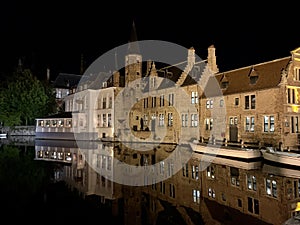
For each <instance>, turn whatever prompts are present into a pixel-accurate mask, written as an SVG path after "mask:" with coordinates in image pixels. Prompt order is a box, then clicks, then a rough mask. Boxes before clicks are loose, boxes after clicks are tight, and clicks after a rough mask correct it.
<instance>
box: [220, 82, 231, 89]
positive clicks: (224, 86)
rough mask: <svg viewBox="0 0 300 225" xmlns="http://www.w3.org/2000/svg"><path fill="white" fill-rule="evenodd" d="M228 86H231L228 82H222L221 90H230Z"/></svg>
mask: <svg viewBox="0 0 300 225" xmlns="http://www.w3.org/2000/svg"><path fill="white" fill-rule="evenodd" d="M228 84H229V82H228V81H222V83H221V88H222V89H225V88H228Z"/></svg>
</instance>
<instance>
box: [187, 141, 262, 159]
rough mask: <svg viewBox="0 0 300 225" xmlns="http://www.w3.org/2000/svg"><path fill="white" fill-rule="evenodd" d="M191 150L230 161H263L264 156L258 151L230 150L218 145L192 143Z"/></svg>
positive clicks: (245, 149)
mask: <svg viewBox="0 0 300 225" xmlns="http://www.w3.org/2000/svg"><path fill="white" fill-rule="evenodd" d="M190 146H191V148H192V149H193V151H194V152H197V153H201V154H206V155H212V156H218V157H224V158H230V159H242V160H246V161H251V160H258V159H261V157H262V155H261V152H260V150H258V149H247V148H230V147H224V146H216V145H208V144H207V145H204V144H199V143H190Z"/></svg>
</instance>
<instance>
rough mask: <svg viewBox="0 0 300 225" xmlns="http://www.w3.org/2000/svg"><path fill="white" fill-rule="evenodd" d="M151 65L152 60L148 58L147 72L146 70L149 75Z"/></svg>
mask: <svg viewBox="0 0 300 225" xmlns="http://www.w3.org/2000/svg"><path fill="white" fill-rule="evenodd" d="M151 66H152V60H150V59H148V60H147V72H146V74H147V75H148V74H150V70H151Z"/></svg>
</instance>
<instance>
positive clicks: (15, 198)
mask: <svg viewBox="0 0 300 225" xmlns="http://www.w3.org/2000/svg"><path fill="white" fill-rule="evenodd" d="M32 148H34V147H32ZM32 148H30V147H27V150H26V151H25V150H24V151H22V149H21V150H20V147H17V146H10V145H4V146H3V147H2V148H0V195H1V202H2V204H4V205H5V208H6V209H8V210H11V209H16V210H21V211H24V210H26V209H27V210H29V208H30V207H31V206H32V205H34V202H35V200H37V199H38V198H40V197H41V196H38V195H39V194H42V193H43V191H42V190H43V189H44V187H45V186H44V185H46V182H47V180H49V178H48V177H47V174H48V172H47V171H46V170H45V169H44V168H43V167H42V166H41V165H40V163H42V162H39V161H34V160H33V159H34V149H32ZM45 181H46V182H45ZM37 193H39V194H37Z"/></svg>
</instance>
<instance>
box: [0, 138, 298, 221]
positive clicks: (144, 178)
mask: <svg viewBox="0 0 300 225" xmlns="http://www.w3.org/2000/svg"><path fill="white" fill-rule="evenodd" d="M0 173H1V175H0V191H1V192H0V193H1V203H2V209H1V217H2V220H3V221H5V220H6V221H8V223H9V224H13V223H17V222H18V223H20V221H22V223H30V224H38V223H39V224H71V223H75V224H77V223H78V224H79V223H81V224H95V222H96V223H105V224H124V225H125V224H126V225H131V224H135V225H137V224H141V225H144V224H145V225H148V224H149V225H150V224H164V225H165V224H191V225H193V224H195V225H196V224H197V225H198V224H207V225H208V224H251V225H252V224H273V225H282V224H283V223H284V222H285V221H286V220H288V219H289V218H291V217H292V216H294V215H296V214H297V213H298V208H297V204H298V202H300V170H299V169H298V168H287V167H284V166H282V165H274V164H269V163H266V162H264V161H263V160H262V159H259V160H256V161H252V162H247V161H240V160H236V159H232V158H230V159H229V158H221V157H218V156H214V157H205V156H203V155H201V154H195V153H193V152H192V151H191V149H190V148H189V147H188V146H175V145H166V144H155V145H154V144H149V143H143V144H136V143H135V144H134V143H110V142H76V141H61V140H35V139H34V138H30V137H17V138H16V137H15V138H13V139H0Z"/></svg>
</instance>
